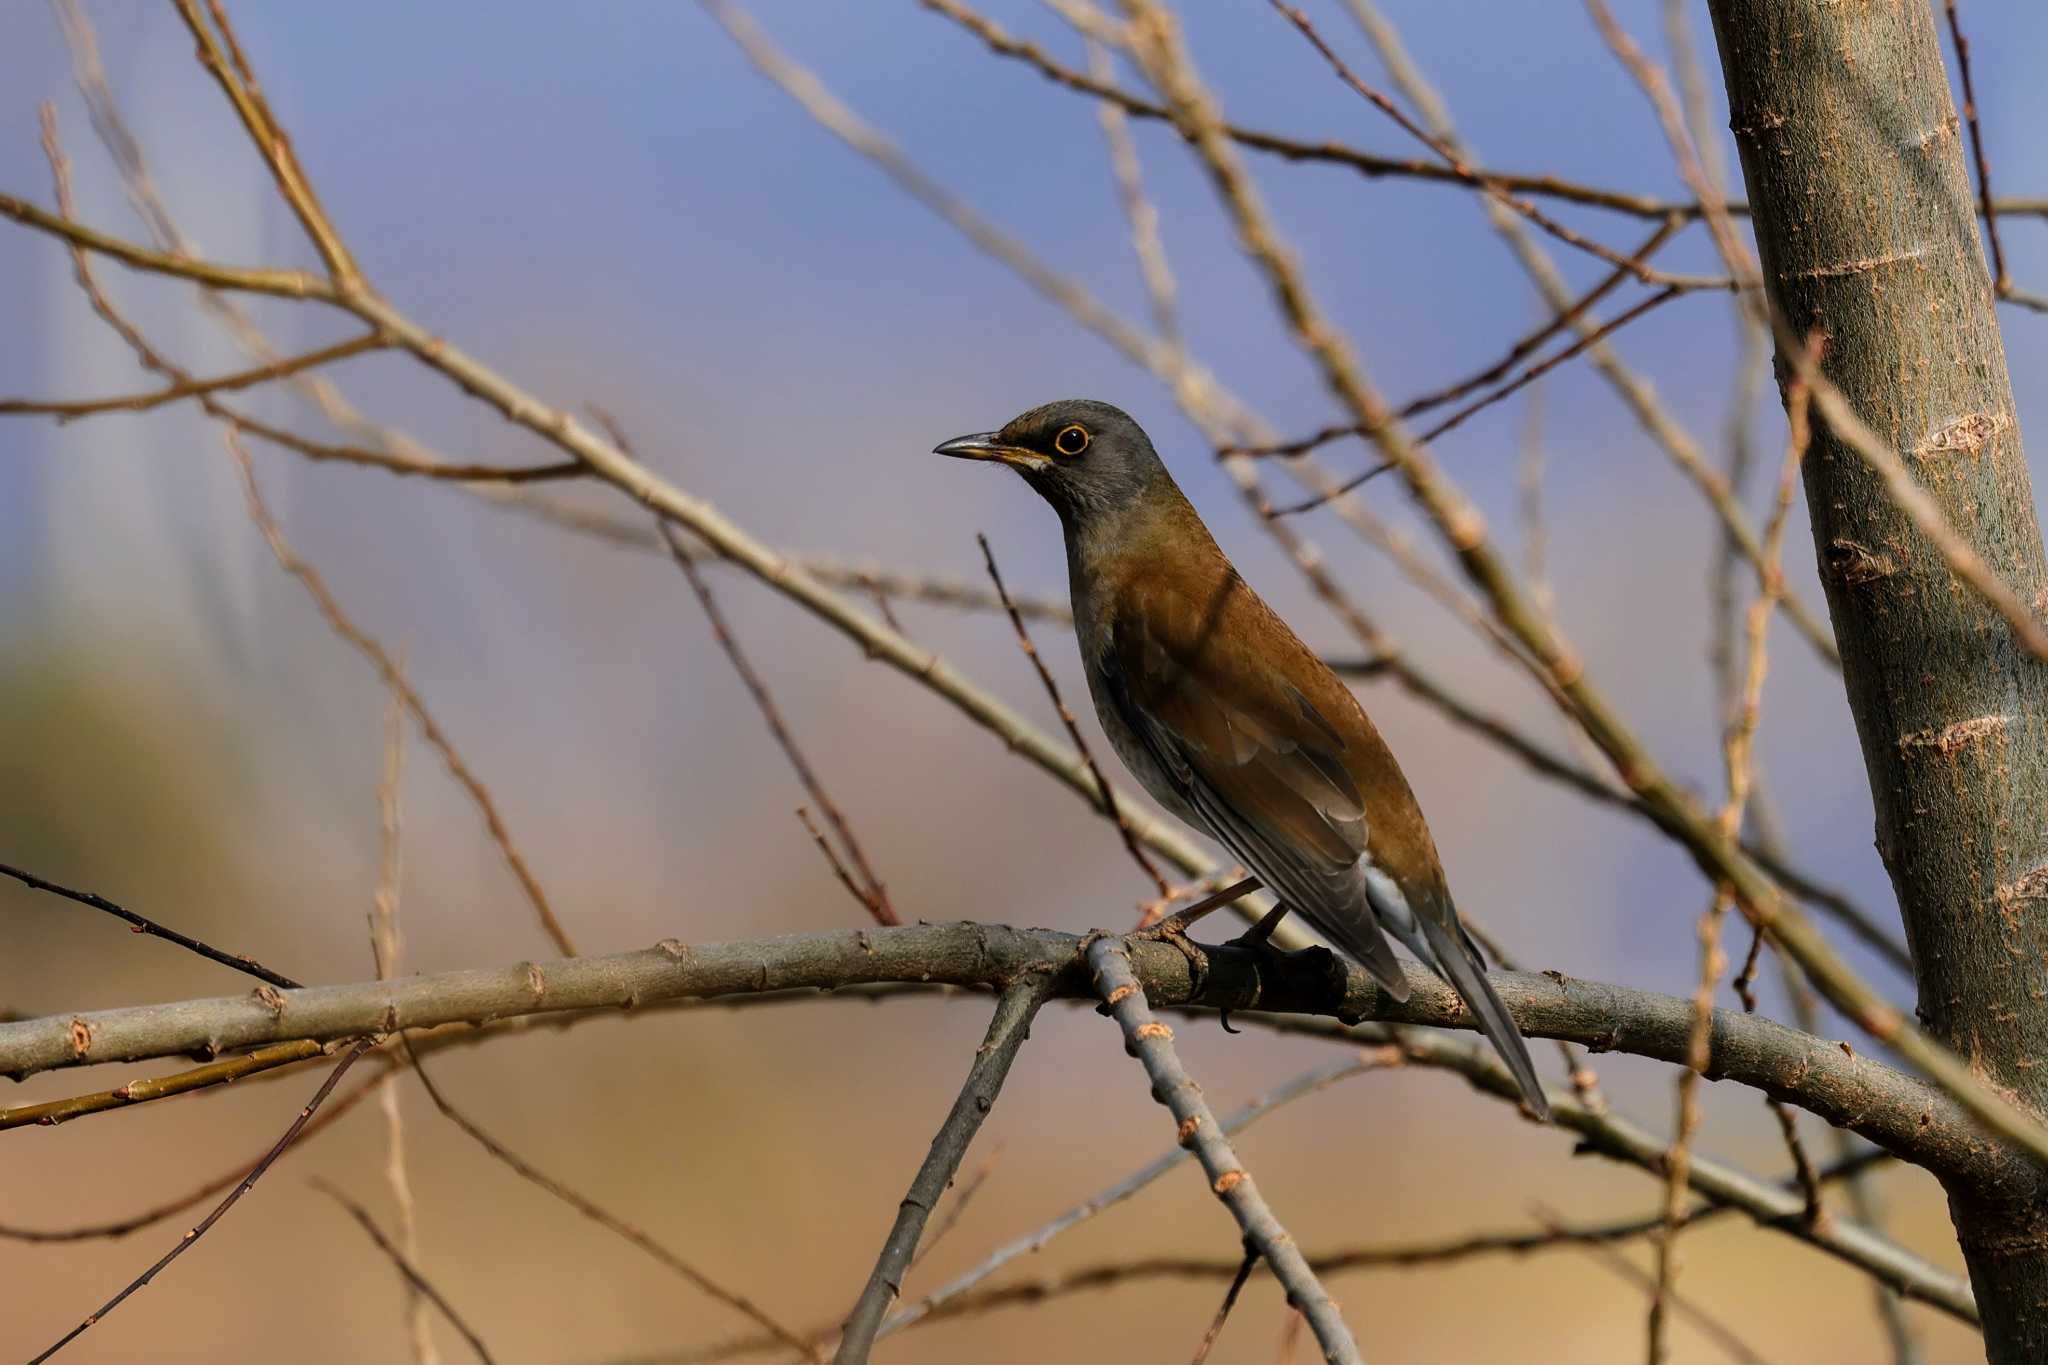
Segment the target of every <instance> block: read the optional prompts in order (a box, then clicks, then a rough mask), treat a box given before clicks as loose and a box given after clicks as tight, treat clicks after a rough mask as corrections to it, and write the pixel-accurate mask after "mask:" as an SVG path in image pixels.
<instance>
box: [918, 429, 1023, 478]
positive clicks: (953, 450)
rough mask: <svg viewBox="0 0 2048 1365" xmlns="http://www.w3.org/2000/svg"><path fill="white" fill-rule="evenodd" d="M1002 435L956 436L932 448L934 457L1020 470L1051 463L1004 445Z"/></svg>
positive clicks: (992, 433)
mask: <svg viewBox="0 0 2048 1365" xmlns="http://www.w3.org/2000/svg"><path fill="white" fill-rule="evenodd" d="M1001 436H1002V433H1001V432H997V431H977V432H975V433H974V434H973V435H971V436H955V437H954V438H953V439H952V440H950V441H944V442H941V443H940V444H938V445H936V446H933V447H932V454H934V455H951V456H952V457H953V458H954V459H956V460H998V461H1001V462H1002V463H1003V464H1006V465H1013V466H1015V467H1016V468H1018V469H1034V468H1038V467H1040V466H1043V465H1045V464H1048V463H1050V461H1048V460H1047V459H1046V458H1045V457H1044V456H1043V455H1040V454H1038V453H1037V452H1035V451H1030V450H1024V449H1021V448H1019V447H1017V446H1010V445H1004V444H1003V442H1002V440H1001Z"/></svg>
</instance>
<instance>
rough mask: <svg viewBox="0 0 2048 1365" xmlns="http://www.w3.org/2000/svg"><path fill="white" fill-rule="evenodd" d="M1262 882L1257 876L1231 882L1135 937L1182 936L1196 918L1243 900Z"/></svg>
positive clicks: (1162, 937) (1161, 937) (1166, 937)
mask: <svg viewBox="0 0 2048 1365" xmlns="http://www.w3.org/2000/svg"><path fill="white" fill-rule="evenodd" d="M1264 884H1265V883H1263V882H1261V881H1260V880H1259V879H1258V878H1257V877H1246V878H1245V879H1244V880H1242V881H1236V882H1232V883H1231V884H1230V885H1229V886H1226V887H1224V888H1223V889H1222V890H1221V891H1218V892H1217V893H1216V894H1215V895H1213V896H1206V897H1204V898H1203V899H1201V900H1198V901H1196V902H1195V903H1194V904H1193V905H1190V906H1189V907H1188V908H1187V909H1185V910H1178V911H1175V912H1174V913H1173V914H1171V915H1168V916H1167V917H1166V918H1165V919H1163V920H1161V921H1159V923H1157V924H1155V925H1153V926H1152V927H1151V928H1150V929H1147V930H1146V931H1145V932H1144V933H1142V934H1139V935H1136V937H1139V938H1159V939H1172V938H1176V937H1180V936H1183V935H1185V934H1186V933H1187V931H1188V929H1189V927H1190V926H1191V925H1193V924H1194V922H1195V921H1196V920H1198V919H1200V918H1202V916H1204V915H1206V914H1208V913H1209V912H1210V911H1212V910H1221V909H1222V908H1223V907H1224V906H1226V905H1231V904H1234V903H1235V902H1237V901H1241V900H1243V899H1244V898H1245V897H1246V896H1249V895H1250V894H1251V893H1252V892H1254V891H1256V890H1258V889H1259V888H1260V887H1261V886H1263V885H1264ZM1267 932H1268V933H1271V932H1272V931H1271V930H1270V929H1269V930H1267Z"/></svg>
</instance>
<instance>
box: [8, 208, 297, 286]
mask: <svg viewBox="0 0 2048 1365" xmlns="http://www.w3.org/2000/svg"><path fill="white" fill-rule="evenodd" d="M0 217H6V218H12V219H13V220H14V221H15V222H17V223H21V224H23V225H24V226H27V227H32V228H34V229H36V230H37V231H38V232H45V233H48V234H49V235H50V236H52V237H56V238H58V239H59V240H61V241H65V242H68V243H70V244H71V245H72V246H73V247H75V248H77V249H79V250H81V251H90V252H93V253H95V254H97V255H101V256H106V257H108V258H109V259H111V260H116V261H119V262H120V263H121V264H123V265H125V266H129V267H130V268H132V269H135V270H142V271H147V272H149V273H151V274H156V275H170V276H174V277H176V278H178V279H181V280H190V281H191V282H192V283H194V284H203V285H208V286H210V287H212V288H215V289H236V290H242V291H244V292H247V293H254V294H276V295H279V296H281V297H284V298H288V299H317V300H323V301H331V300H332V299H333V297H334V289H333V286H332V285H330V284H328V283H327V281H325V280H323V279H321V278H320V277H319V276H318V275H309V274H307V273H306V272H305V271H303V270H262V269H252V268H250V267H248V266H239V265H224V264H221V263H219V262H216V261H201V260H194V259H193V258H192V257H190V256H181V255H176V254H173V253H171V252H168V251H152V250H150V249H149V248H148V247H146V246H143V245H142V244H141V243H139V242H130V241H126V240H124V239H122V238H119V237H115V236H111V235H109V234H108V233H104V232H96V231H94V230H93V229H92V228H89V227H86V226H85V225H84V224H82V223H76V222H73V221H72V220H71V218H70V216H69V215H67V214H59V213H52V212H50V211H49V210H48V209H45V208H39V207H37V206H36V205H34V204H31V203H29V202H28V201H27V200H26V199H19V198H16V197H15V196H14V195H11V194H4V193H0Z"/></svg>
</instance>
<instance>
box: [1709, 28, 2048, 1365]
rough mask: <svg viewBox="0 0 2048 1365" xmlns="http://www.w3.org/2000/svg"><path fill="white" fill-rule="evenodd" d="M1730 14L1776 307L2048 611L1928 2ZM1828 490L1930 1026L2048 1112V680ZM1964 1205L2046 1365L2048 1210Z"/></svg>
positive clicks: (1855, 692) (1815, 512)
mask: <svg viewBox="0 0 2048 1365" xmlns="http://www.w3.org/2000/svg"><path fill="white" fill-rule="evenodd" d="M1710 7H1711V9H1712V12H1713V19H1714V28H1715V33H1716V36H1717V39H1718V42H1719V45H1720V51H1721V62H1722V69H1723V72H1724V74H1725V77H1726V80H1727V87H1728V104H1729V109H1730V111H1731V126H1732V127H1733V129H1734V131H1735V137H1736V142H1737V145H1738V146H1739V148H1740V150H1741V153H1742V167H1743V175H1744V178H1745V180H1746V181H1747V182H1748V186H1749V195H1750V203H1751V206H1752V210H1753V213H1754V221H1755V226H1756V237H1757V245H1758V248H1759V252H1760V255H1761V257H1762V262H1763V270H1764V280H1765V286H1766V289H1767V290H1768V292H1769V294H1770V296H1771V299H1772V302H1773V303H1774V305H1775V306H1776V308H1777V310H1778V312H1779V314H1780V316H1781V317H1782V318H1783V319H1784V320H1785V322H1786V324H1787V325H1788V326H1789V328H1790V329H1791V331H1793V332H1799V333H1806V332H1817V333H1818V334H1819V335H1820V336H1821V337H1822V338H1823V344H1824V347H1825V349H1824V352H1823V356H1822V362H1821V368H1822V371H1823V372H1824V373H1825V374H1826V375H1827V377H1828V378H1829V379H1830V380H1831V381H1832V382H1833V383H1834V384H1835V385H1837V386H1838V387H1839V388H1840V389H1841V390H1842V391H1843V393H1844V394H1845V395H1846V396H1847V398H1848V399H1849V401H1850V402H1851V403H1852V404H1853V405H1854V406H1855V408H1856V409H1857V411H1858V412H1860V414H1861V415H1862V416H1863V418H1864V419H1865V421H1867V422H1868V423H1869V424H1870V426H1871V427H1872V428H1874V429H1875V430H1876V431H1877V432H1879V433H1880V434H1882V435H1883V436H1885V437H1886V438H1887V439H1889V440H1890V441H1891V443H1892V445H1893V448H1894V449H1896V450H1897V451H1898V452H1899V453H1900V455H1901V457H1902V458H1903V459H1904V460H1905V461H1906V462H1907V465H1908V467H1909V468H1910V469H1911V470H1912V472H1913V473H1914V475H1915V477H1916V478H1917V479H1918V480H1919V481H1920V482H1921V483H1922V484H1923V485H1924V486H1925V487H1926V488H1927V490H1928V491H1929V493H1931V494H1932V495H1933V497H1934V498H1935V499H1936V501H1937V502H1938V503H1939V504H1940V506H1941V508H1942V510H1943V512H1944V513H1945V514H1946V515H1947V517H1948V519H1949V521H1950V523H1951V524H1952V525H1953V526H1954V527H1955V528H1956V529H1957V530H1958V531H1959V532H1960V533H1961V534H1962V535H1963V536H1964V537H1965V538H1966V539H1967V540H1968V541H1969V543H1970V544H1972V545H1973V546H1974V547H1975V548H1976V549H1977V551H1978V552H1979V553H1980V554H1982V555H1983V556H1984V558H1985V559H1986V560H1987V561H1988V562H1989V563H1990V564H1992V565H1993V566H1994V567H1995V568H1996V569H1997V571H1998V572H1999V573H2001V574H2002V575H2003V576H2004V577H2005V579H2006V581H2007V582H2008V583H2010V584H2011V585H2012V587H2013V588H2014V590H2015V591H2016V592H2018V594H2019V595H2020V597H2021V598H2022V600H2024V601H2026V602H2028V603H2030V604H2032V605H2034V606H2035V608H2036V609H2037V610H2038V609H2039V608H2040V606H2041V605H2042V603H2043V602H2044V600H2048V564H2044V556H2043V552H2042V542H2041V530H2040V525H2039V522H2038V520H2037V519H2036V515H2035V509H2034V499H2033V490H2032V487H2031V485H2030V482H2029V480H2028V477H2027V467H2026V462H2025V458H2024V456H2023V454H2022V452H2021V447H2020V432H2019V427H2018V423H2017V421H2016V420H2015V417H2014V411H2013V401H2012V390H2011V385H2010V382H2009V380H2008V377H2007V374H2006V364H2005V349H2004V345H2003V342H2002V340H2001V338H2000V336H1999V331H1998V324H1997V321H1996V318H1995V317H1994V315H1993V295H1992V288H1991V281H1990V278H1989V276H1988V274H1987V272H1986V270H1985V265H1984V255H1983V250H1982V247H1981V246H1980V244H1979V242H1978V237H1977V221H1976V214H1975V211H1974V207H1973V204H1972V200H1971V194H1970V186H1969V180H1968V177H1967V175H1966V173H1965V171H1964V164H1963V148H1962V143H1961V138H1960V132H1959V128H1958V121H1957V118H1956V113H1955V108H1954V105H1953V102H1952V101H1951V98H1950V94H1949V85H1948V81H1947V77H1946V73H1945V71H1944V69H1943V65H1942V55H1941V48H1940V46H1939V42H1938V40H1937V38H1936V35H1935V29H1934V20H1933V15H1932V11H1931V9H1930V6H1929V3H1928V0H1870V2H1869V3H1861V4H1853V5H1843V4H1822V3H1819V0H1711V6H1710ZM1784 370H1785V367H1784V365H1783V363H1782V357H1781V366H1780V373H1781V374H1782V373H1784ZM1816 427H1817V428H1819V427H1820V423H1819V422H1818V421H1816ZM1805 483H1806V494H1807V502H1808V506H1809V509H1810V513H1811V517H1812V522H1813V538H1814V545H1815V548H1816V549H1817V551H1818V553H1819V560H1820V565H1821V574H1822V578H1823V581H1824V585H1825V587H1826V591H1827V597H1828V606H1829V610H1830V612H1831V614H1832V616H1833V618H1834V628H1835V637H1836V640H1837V642H1838V643H1839V645H1840V647H1841V653H1842V673H1843V678H1844V681H1845V684H1846V686H1847V690H1848V700H1849V707H1850V710H1851V712H1852V713H1853V714H1854V716H1855V721H1856V728H1857V733H1858V735H1859V736H1860V738H1861V741H1862V746H1863V757H1864V765H1865V767H1866V769H1867V771H1868V774H1869V779H1870V789H1871V794H1872V796H1873V798H1874V803H1875V806H1876V824H1877V847H1878V851H1879V853H1880V854H1881V855H1882V856H1883V858H1884V862H1885V866H1886V868H1887V869H1888V870H1889V872H1890V874H1891V879H1892V884H1893V887H1894V889H1895V890H1896V892H1897V894H1898V899H1899V907H1900V911H1901V913H1902V915H1903V917H1904V920H1905V927H1906V933H1907V937H1908V940H1909V942H1910V943H1911V945H1912V950H1913V960H1914V972H1915V975H1916V977H1917V980H1918V984H1919V995H1920V1000H1919V1014H1920V1018H1921V1019H1922V1021H1923V1022H1924V1023H1925V1025H1926V1026H1927V1028H1928V1029H1929V1030H1930V1031H1931V1032H1933V1033H1934V1034H1935V1035H1936V1036H1938V1037H1941V1038H1943V1039H1944V1040H1946V1041H1947V1042H1948V1043H1949V1045H1950V1046H1952V1047H1953V1048H1954V1049H1955V1050H1956V1051H1957V1052H1958V1053H1959V1054H1960V1055H1962V1056H1963V1057H1964V1058H1966V1059H1967V1060H1968V1061H1969V1062H1970V1064H1971V1065H1972V1067H1973V1068H1974V1069H1975V1070H1976V1071H1977V1072H1978V1073H1979V1074H1980V1075H1982V1076H1983V1077H1985V1079H1986V1080H1988V1081H1990V1082H1991V1083H1992V1084H1993V1085H1995V1086H1997V1087H1998V1088H2000V1089H2001V1090H2004V1091H2005V1092H2006V1093H2007V1094H2009V1095H2011V1096H2012V1097H2013V1098H2014V1099H2015V1100H2016V1101H2018V1102H2019V1103H2021V1104H2024V1105H2027V1106H2029V1107H2031V1108H2033V1109H2034V1110H2035V1111H2037V1112H2041V1111H2048V1066H2042V1065H2040V1064H2039V1063H2040V1061H2041V1060H2042V1059H2048V994H2044V992H2048V763H2044V761H2043V759H2044V747H2043V746H2044V740H2048V734H2044V730H2048V706H2044V704H2043V703H2044V698H2048V667H2044V666H2043V664H2042V663H2041V662H2040V661H2039V660H2037V659H2035V658H2034V657H2033V656H2032V655H2030V654H2029V653H2027V652H2026V650H2025V649H2024V648H2023V647H2022V646H2021V645H2020V644H2019V643H2018V642H2017V641H2016V640H2015V639H2014V637H2013V633H2012V631H2011V629H2010V628H2009V627H2008V626H2007V624H2006V623H2005V622H2004V621H2003V620H2002V619H2000V618H1999V617H1998V616H1996V615H1995V614H1994V613H1993V612H1992V611H1991V610H1990V609H1989V608H1988V607H1987V606H1986V605H1985V604H1984V602H1983V601H1982V600H1981V599H1980V598H1979V597H1978V596H1977V595H1976V594H1975V593H1974V592H1972V591H1971V590H1970V589H1968V588H1967V587H1965V586H1964V585H1962V584H1961V583H1960V582H1958V581H1957V580H1956V579H1955V578H1953V577H1952V576H1951V574H1950V573H1949V572H1948V570H1947V569H1946V567H1945V566H1944V564H1943V561H1942V559H1941V557H1940V555H1939V554H1938V553H1937V552H1936V550H1935V549H1934V547H1933V546H1932V545H1931V544H1929V543H1928V542H1927V541H1926V540H1925V539H1923V538H1922V537H1921V536H1919V535H1918V534H1916V533H1915V531H1914V530H1913V528H1912V526H1911V525H1910V524H1909V523H1908V521H1907V519H1906V517H1905V515H1904V514H1903V513H1902V512H1900V511H1899V509H1898V508H1897V507H1896V506H1895V505H1894V504H1893V502H1892V500H1891V499H1890V498H1888V497H1887V496H1886V494H1885V491H1884V489H1883V487H1882V486H1881V484H1880V483H1879V481H1878V478H1877V476H1876V475H1875V474H1874V473H1873V472H1872V471H1871V469H1870V468H1869V467H1868V466H1867V465H1866V464H1865V462H1864V461H1863V460H1862V459H1861V458H1859V457H1858V456H1857V455H1856V454H1855V452H1854V451H1853V450H1851V449H1850V448H1849V447H1848V446H1846V445H1844V444H1842V443H1841V442H1840V441H1838V440H1836V439H1834V438H1833V437H1832V436H1831V435H1830V434H1829V433H1828V432H1826V431H1825V430H1817V431H1816V440H1815V444H1814V446H1813V448H1812V449H1811V451H1810V453H1809V455H1808V457H1807V460H1806V466H1805ZM1946 1184H1947V1188H1948V1194H1949V1204H1950V1210H1951V1214H1952V1216H1953V1218H1954V1221H1955V1227H1956V1233H1957V1237H1958V1239H1959V1240H1960V1242H1961V1244H1962V1249H1963V1253H1964V1255H1965V1257H1966V1258H1967V1260H1968V1263H1969V1267H1970V1276H1971V1280H1972V1282H1973V1284H1974V1285H1975V1288H1976V1292H1977V1300H1978V1304H1979V1306H1980V1310H1981V1312H1982V1314H1983V1319H1984V1330H1985V1344H1986V1349H1987V1352H1988V1355H1989V1357H1990V1359H1991V1360H1992V1361H1994V1362H1997V1365H2007V1363H2008V1362H2011V1363H2012V1365H2018V1362H2022V1361H2025V1362H2038V1361H2041V1360H2048V1207H2044V1206H2043V1205H2042V1203H2041V1201H2040V1200H2039V1198H2038V1190H2037V1189H2025V1188H2024V1187H2022V1188H2020V1189H2019V1190H2017V1191H2015V1190H2014V1189H2012V1188H2005V1189H1990V1188H1984V1187H1981V1186H1975V1185H1973V1184H1971V1183H1969V1182H1965V1181H1956V1180H1950V1181H1947V1182H1946Z"/></svg>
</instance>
